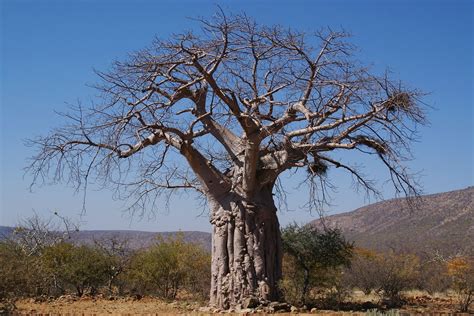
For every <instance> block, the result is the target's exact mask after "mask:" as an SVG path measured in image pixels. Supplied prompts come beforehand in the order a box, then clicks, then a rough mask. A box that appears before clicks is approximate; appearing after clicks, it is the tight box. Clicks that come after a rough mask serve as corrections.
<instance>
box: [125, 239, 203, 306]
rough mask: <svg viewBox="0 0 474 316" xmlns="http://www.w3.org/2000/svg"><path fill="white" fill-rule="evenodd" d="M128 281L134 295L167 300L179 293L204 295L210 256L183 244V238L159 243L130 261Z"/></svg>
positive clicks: (191, 244) (199, 249)
mask: <svg viewBox="0 0 474 316" xmlns="http://www.w3.org/2000/svg"><path fill="white" fill-rule="evenodd" d="M127 279H128V282H129V284H130V286H131V287H132V291H133V292H137V293H138V294H155V295H158V296H160V297H163V298H167V299H174V298H175V297H176V295H177V294H178V290H180V289H188V290H189V291H192V292H194V291H196V290H197V289H199V291H200V292H201V291H203V290H206V291H207V290H208V289H209V285H208V282H209V281H208V280H210V256H209V254H208V253H207V252H206V251H204V250H203V249H202V248H201V246H200V245H198V244H193V243H186V242H184V240H183V236H182V235H178V236H177V237H175V238H170V239H167V240H164V239H161V240H159V241H158V242H157V243H156V244H155V245H153V246H151V247H150V248H148V249H144V250H142V251H140V252H138V253H137V254H136V255H135V256H134V257H133V258H132V261H131V264H130V268H129V271H128V273H127ZM204 280H206V281H204ZM207 293H208V291H207V292H206V294H204V293H203V292H201V293H200V294H201V295H207Z"/></svg>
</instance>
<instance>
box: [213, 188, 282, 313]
mask: <svg viewBox="0 0 474 316" xmlns="http://www.w3.org/2000/svg"><path fill="white" fill-rule="evenodd" d="M212 205H213V206H212V208H213V209H212V215H211V223H212V225H213V234H212V269H211V273H212V279H211V293H210V304H211V306H213V307H217V308H220V309H229V308H240V307H242V303H243V302H244V301H245V299H246V298H252V297H253V298H257V299H258V300H259V301H260V302H265V301H274V300H277V299H278V298H279V291H278V286H277V285H278V281H279V280H280V278H281V261H282V253H281V236H280V227H279V223H278V218H277V215H276V210H277V209H276V207H275V204H274V201H273V196H272V190H271V188H264V189H263V190H261V191H260V192H258V193H257V194H256V195H255V196H254V198H252V201H251V202H249V201H245V200H243V199H242V198H241V197H240V196H238V195H237V194H235V193H229V194H228V195H226V196H224V197H222V198H221V199H220V200H218V201H213V203H212Z"/></svg>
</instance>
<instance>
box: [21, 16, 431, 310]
mask: <svg viewBox="0 0 474 316" xmlns="http://www.w3.org/2000/svg"><path fill="white" fill-rule="evenodd" d="M199 23H200V26H201V29H200V30H198V31H197V32H195V33H193V32H188V33H183V34H179V35H173V36H172V37H171V38H170V39H169V40H155V41H154V43H153V44H152V45H151V47H149V48H147V49H144V50H141V51H138V52H136V53H134V54H132V55H131V56H130V57H129V59H128V60H127V61H124V62H116V63H115V64H114V66H113V68H112V70H111V71H110V72H98V75H99V76H100V78H101V79H102V80H101V83H100V84H99V85H97V86H96V88H97V89H98V90H99V91H100V93H101V95H100V98H99V99H98V102H97V103H95V104H93V105H92V106H91V107H89V108H87V109H85V108H84V107H82V106H81V105H79V106H78V107H77V108H76V109H75V110H74V112H72V113H68V114H64V115H65V116H66V117H67V119H68V122H69V123H70V124H69V125H66V126H63V127H61V128H59V129H55V130H54V131H53V132H52V133H51V134H49V136H46V137H41V138H38V139H36V140H33V141H32V144H33V145H36V146H37V154H36V156H34V157H33V159H32V163H31V166H30V168H29V170H30V172H32V173H33V175H34V176H35V177H34V179H35V180H34V183H38V182H41V181H42V180H43V181H44V179H45V177H46V176H50V177H52V179H53V180H54V181H66V182H72V183H74V184H76V185H77V186H78V188H83V189H85V188H86V187H87V182H88V179H89V178H91V179H95V181H96V183H102V184H104V185H111V184H112V185H114V187H115V188H117V192H118V194H119V196H120V197H122V198H133V200H132V203H131V207H132V208H134V209H143V208H144V207H148V208H151V209H153V208H154V207H155V204H156V202H157V200H156V198H157V197H158V196H160V195H161V194H163V193H164V192H166V191H167V190H178V189H195V190H197V191H198V192H200V193H202V194H203V195H204V196H205V197H206V198H207V201H208V203H209V205H210V209H211V213H210V221H211V224H212V225H213V238H212V257H213V259H212V285H211V293H210V297H211V299H210V303H211V305H213V306H217V307H219V308H229V307H231V306H239V305H240V304H241V302H242V301H243V300H244V299H245V298H248V297H251V296H256V297H257V298H258V299H260V300H262V301H265V300H275V299H278V295H279V294H278V289H277V282H278V280H279V279H280V277H281V242H280V229H279V223H278V218H277V214H276V211H277V208H276V206H275V203H274V197H273V192H274V190H276V188H275V184H276V183H278V182H277V179H278V177H279V176H280V175H281V174H282V173H283V172H284V171H286V170H289V169H292V168H295V169H299V168H303V169H306V170H307V172H308V177H307V181H308V184H309V185H310V186H312V188H315V187H314V185H316V184H318V185H319V184H321V186H320V187H319V189H322V190H324V186H325V184H326V182H325V181H321V180H324V179H325V177H324V175H325V173H326V170H327V169H328V168H329V167H336V168H341V169H343V170H345V171H347V172H348V173H350V174H351V175H352V176H353V177H354V179H355V181H356V182H357V183H358V184H360V185H361V186H362V187H363V188H365V189H366V190H367V191H368V192H372V193H378V191H377V188H376V187H375V186H374V183H373V182H372V181H371V180H370V179H368V178H367V177H365V176H364V175H363V174H362V173H360V171H359V170H358V169H357V168H355V167H354V166H351V165H350V164H349V163H348V162H345V161H341V160H340V158H339V157H341V156H344V155H339V154H337V155H333V153H336V152H344V151H347V150H357V151H360V152H362V153H365V154H367V155H374V156H375V157H376V158H378V159H379V160H380V161H381V162H382V163H383V164H384V165H385V166H386V167H387V169H388V172H389V174H390V176H391V180H392V182H393V185H394V187H395V189H396V191H397V192H402V193H405V194H406V195H408V196H411V195H413V194H415V193H416V186H414V185H413V183H412V182H411V180H410V179H411V178H410V176H409V174H408V172H407V170H406V168H405V167H404V166H403V164H402V162H403V160H404V158H405V156H406V154H407V153H408V154H409V152H408V145H409V142H410V140H412V139H413V137H414V135H415V134H414V133H415V132H416V125H417V124H418V123H423V120H424V116H423V111H422V110H421V109H420V106H419V101H418V97H419V93H418V92H417V91H413V90H409V89H407V88H405V87H404V86H403V85H402V84H401V83H398V82H394V81H393V80H391V79H389V78H388V76H386V75H385V76H380V77H379V76H375V75H372V74H371V73H370V72H369V71H368V70H367V69H366V68H364V67H363V66H361V65H360V64H359V62H357V61H356V60H355V59H354V58H353V57H352V56H353V47H352V46H351V45H350V44H349V43H348V41H347V40H346V37H347V35H346V34H345V33H341V32H334V31H331V30H325V31H320V32H316V33H314V34H309V33H302V32H296V31H293V30H288V29H284V28H282V27H278V26H277V27H265V26H260V25H258V24H257V23H255V22H254V21H253V20H251V19H249V18H248V17H246V16H231V17H226V16H225V15H224V14H218V15H217V16H215V17H213V19H212V21H207V20H204V19H200V20H199ZM311 192H314V190H311Z"/></svg>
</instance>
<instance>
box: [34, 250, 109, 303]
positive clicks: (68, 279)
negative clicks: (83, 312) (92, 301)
mask: <svg viewBox="0 0 474 316" xmlns="http://www.w3.org/2000/svg"><path fill="white" fill-rule="evenodd" d="M42 262H43V264H44V266H45V270H46V271H47V273H48V274H49V275H50V277H51V280H52V283H53V284H54V287H55V289H57V290H59V291H60V292H63V293H64V292H65V291H66V290H67V289H70V288H72V289H74V290H75V291H76V293H77V295H79V296H82V295H83V294H84V292H85V290H89V292H90V293H91V294H95V293H96V292H97V290H98V288H99V287H100V286H101V285H103V284H105V281H106V277H107V274H108V269H109V267H110V265H109V264H108V262H107V258H106V257H105V256H104V254H103V253H101V252H100V251H98V250H97V249H95V248H93V247H90V246H85V245H83V246H75V245H73V244H69V243H65V242H62V243H59V244H56V245H53V246H50V247H47V248H46V249H45V250H44V252H43V256H42Z"/></svg>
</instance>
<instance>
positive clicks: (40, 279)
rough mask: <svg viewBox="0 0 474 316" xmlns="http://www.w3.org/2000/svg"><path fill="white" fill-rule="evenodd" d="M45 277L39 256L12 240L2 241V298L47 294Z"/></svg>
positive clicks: (0, 279)
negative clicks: (31, 254) (28, 251)
mask: <svg viewBox="0 0 474 316" xmlns="http://www.w3.org/2000/svg"><path fill="white" fill-rule="evenodd" d="M45 279H46V275H45V273H44V271H43V270H42V265H41V262H40V260H39V258H38V257H37V256H29V255H27V253H25V251H24V250H23V249H22V247H21V246H20V245H18V244H17V243H14V242H12V241H2V242H0V299H4V298H11V297H26V296H34V295H42V294H45V293H46V292H47V286H45V284H46V282H45Z"/></svg>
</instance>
